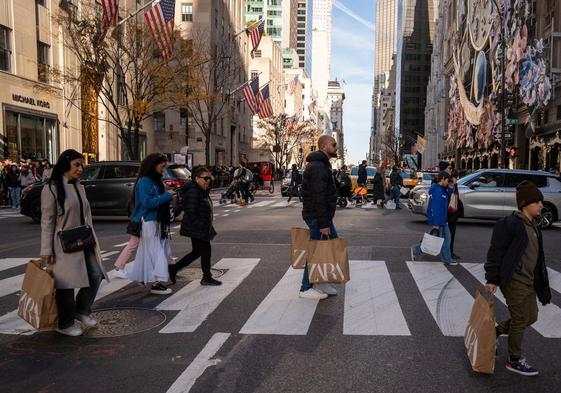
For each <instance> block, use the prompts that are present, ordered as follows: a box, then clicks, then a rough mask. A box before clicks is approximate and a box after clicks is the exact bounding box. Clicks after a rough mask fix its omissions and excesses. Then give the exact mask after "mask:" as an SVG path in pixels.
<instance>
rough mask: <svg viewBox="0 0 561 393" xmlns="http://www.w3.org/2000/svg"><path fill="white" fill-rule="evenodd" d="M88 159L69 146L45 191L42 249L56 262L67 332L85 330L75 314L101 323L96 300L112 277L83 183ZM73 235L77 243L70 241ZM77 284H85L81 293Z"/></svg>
mask: <svg viewBox="0 0 561 393" xmlns="http://www.w3.org/2000/svg"><path fill="white" fill-rule="evenodd" d="M83 161H84V157H83V156H82V155H81V154H80V153H78V152H77V151H76V150H66V151H65V152H63V153H62V154H61V155H60V157H59V158H58V160H57V162H56V164H55V166H54V168H53V172H52V175H51V177H50V179H49V180H48V182H47V183H46V184H45V187H44V188H43V190H42V192H41V253H40V255H41V260H42V261H43V262H45V263H47V264H50V265H53V274H54V278H55V287H56V303H57V307H58V329H57V332H59V333H61V334H65V335H67V336H79V335H81V334H82V333H83V330H82V328H81V327H80V326H78V325H76V324H75V323H74V320H75V319H76V320H78V321H79V322H80V323H81V324H82V326H83V327H86V328H92V327H95V326H96V325H97V321H96V320H95V319H93V318H91V317H90V314H91V306H92V304H93V302H94V300H95V297H96V295H97V291H98V289H99V285H100V284H101V281H102V280H103V278H106V279H107V274H106V273H105V270H104V269H103V265H102V264H101V255H100V254H101V253H100V250H99V245H98V242H97V238H96V236H95V231H94V229H93V225H92V215H91V211H90V204H89V203H88V199H87V198H86V192H85V191H84V187H83V186H82V185H81V184H80V176H82V171H83V165H84V162H83ZM69 232H71V233H72V234H73V235H72V234H71V236H70V239H68V236H67V235H66V234H67V233H69ZM92 239H93V241H92ZM68 240H70V242H73V244H70V245H69V243H68ZM82 240H83V242H82ZM88 240H89V241H88ZM76 244H79V246H78V247H76ZM82 244H84V246H83V247H82ZM74 288H80V290H79V291H78V294H77V295H76V297H75V296H74Z"/></svg>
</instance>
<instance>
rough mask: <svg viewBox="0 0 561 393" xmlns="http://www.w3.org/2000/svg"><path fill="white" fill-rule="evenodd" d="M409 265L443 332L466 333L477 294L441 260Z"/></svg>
mask: <svg viewBox="0 0 561 393" xmlns="http://www.w3.org/2000/svg"><path fill="white" fill-rule="evenodd" d="M407 266H408V267H409V271H410V272H411V274H412V276H413V279H414V280H415V283H416V284H417V287H418V288H419V291H420V292H421V296H422V297H423V299H424V301H425V303H426V304H427V306H428V308H429V311H430V313H431V314H432V316H433V318H434V320H435V321H436V323H437V325H438V327H439V328H440V330H441V331H442V334H444V335H445V336H456V337H460V336H463V335H464V331H465V328H466V326H467V322H468V319H469V310H471V307H472V305H473V297H472V296H471V295H470V294H469V293H468V291H467V290H466V289H465V288H464V287H463V286H462V285H461V284H460V283H459V282H458V280H456V279H455V278H454V276H453V275H452V274H451V273H450V272H449V271H448V270H447V269H446V267H445V266H444V265H443V264H442V263H440V262H407Z"/></svg>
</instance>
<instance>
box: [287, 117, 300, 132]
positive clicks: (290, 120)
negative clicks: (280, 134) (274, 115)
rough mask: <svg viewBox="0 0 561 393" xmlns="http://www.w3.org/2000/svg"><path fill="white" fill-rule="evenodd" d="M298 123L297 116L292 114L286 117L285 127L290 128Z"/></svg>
mask: <svg viewBox="0 0 561 393" xmlns="http://www.w3.org/2000/svg"><path fill="white" fill-rule="evenodd" d="M297 125H298V116H296V115H294V116H291V117H288V118H287V119H286V128H288V129H289V130H292V129H294V128H296V126H297Z"/></svg>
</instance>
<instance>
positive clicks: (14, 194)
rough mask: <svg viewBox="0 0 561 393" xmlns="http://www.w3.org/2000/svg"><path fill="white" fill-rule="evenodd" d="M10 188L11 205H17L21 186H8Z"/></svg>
mask: <svg viewBox="0 0 561 393" xmlns="http://www.w3.org/2000/svg"><path fill="white" fill-rule="evenodd" d="M8 190H10V199H11V200H12V207H16V208H17V207H19V198H20V193H21V187H8Z"/></svg>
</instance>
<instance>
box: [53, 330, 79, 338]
mask: <svg viewBox="0 0 561 393" xmlns="http://www.w3.org/2000/svg"><path fill="white" fill-rule="evenodd" d="M55 332H57V333H58V334H62V335H63V336H68V337H79V336H81V335H83V334H84V332H83V331H82V332H81V333H79V334H70V333H67V332H63V331H62V330H59V329H55Z"/></svg>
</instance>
